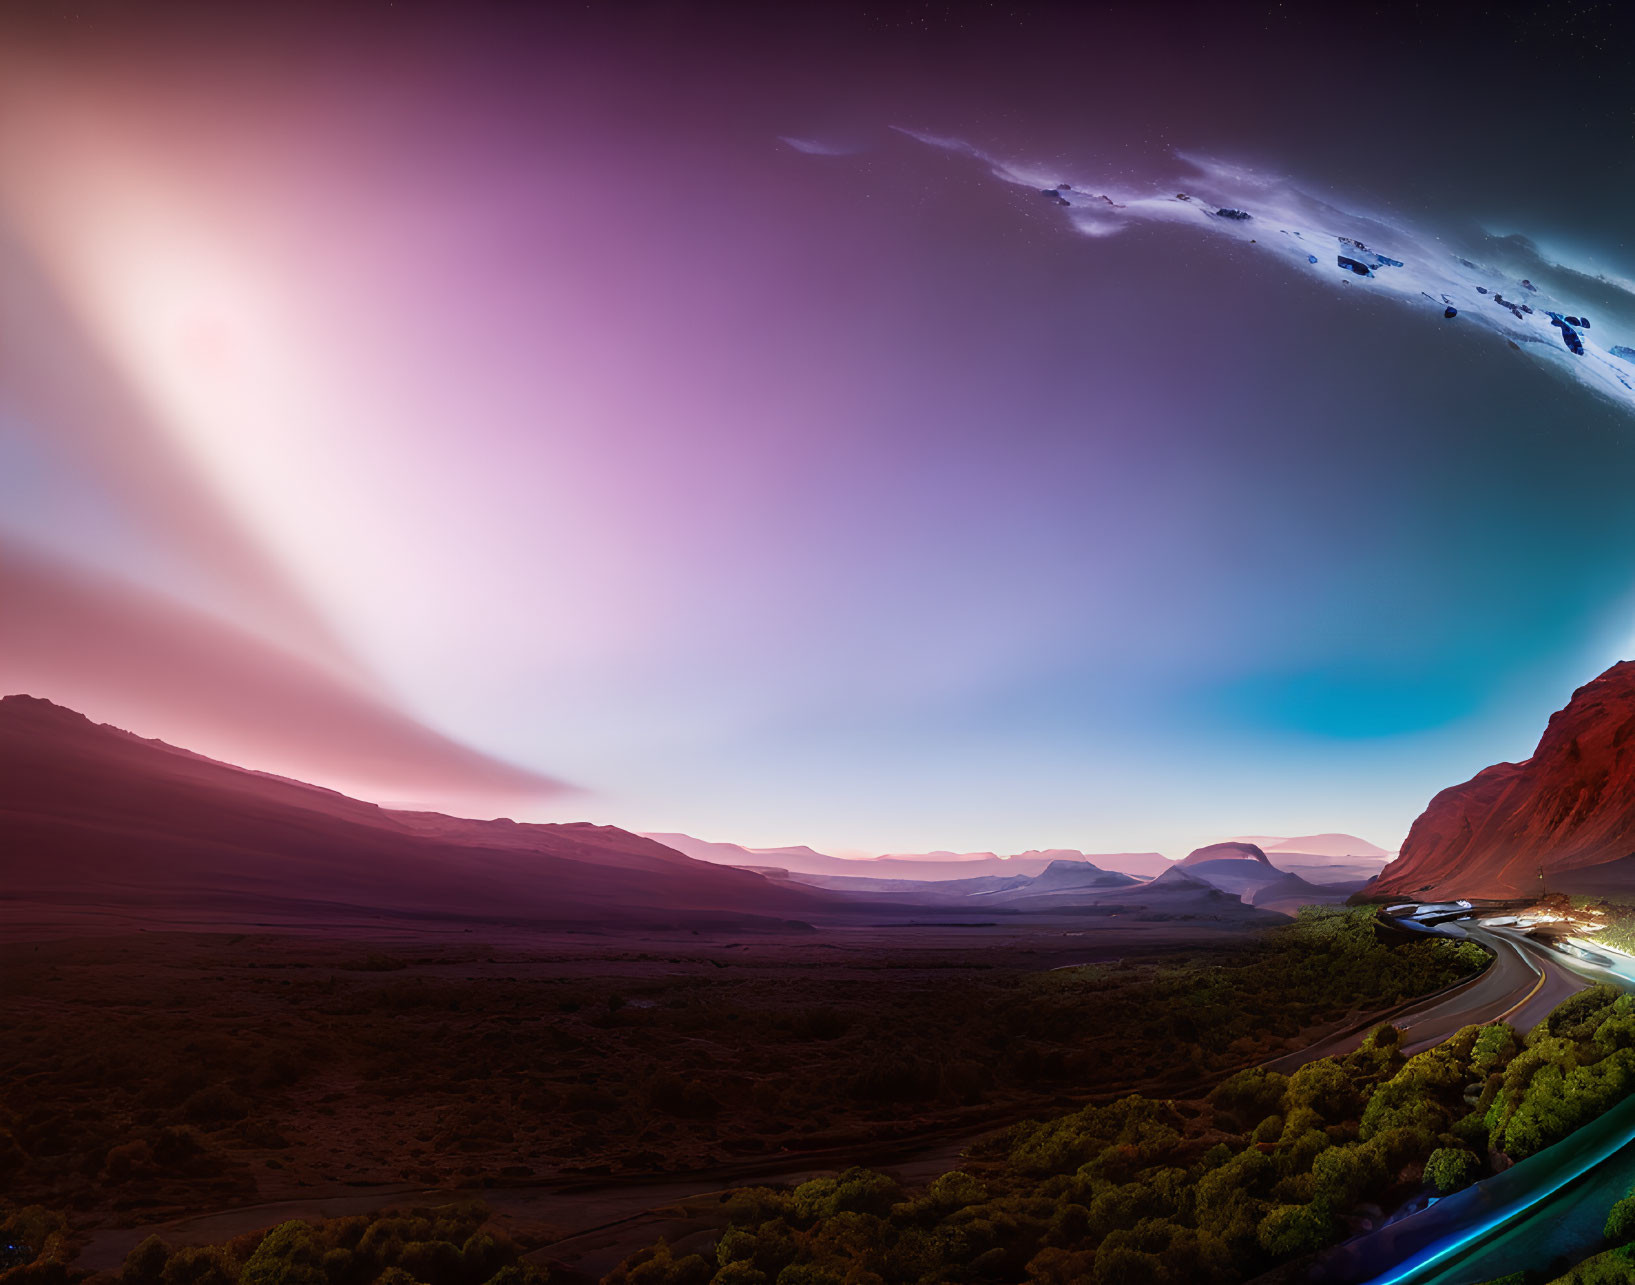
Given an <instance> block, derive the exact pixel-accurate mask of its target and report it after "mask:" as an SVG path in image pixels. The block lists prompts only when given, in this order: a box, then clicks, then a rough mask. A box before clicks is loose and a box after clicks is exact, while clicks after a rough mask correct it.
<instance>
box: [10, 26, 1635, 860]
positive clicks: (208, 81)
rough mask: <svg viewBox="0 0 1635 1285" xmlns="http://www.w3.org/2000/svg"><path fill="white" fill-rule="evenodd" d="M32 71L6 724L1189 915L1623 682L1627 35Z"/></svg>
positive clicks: (78, 41) (419, 46) (1276, 34)
mask: <svg viewBox="0 0 1635 1285" xmlns="http://www.w3.org/2000/svg"><path fill="white" fill-rule="evenodd" d="M4 21H5V24H6V31H5V33H4V34H5V37H6V38H5V39H4V40H3V41H0V685H3V686H4V687H5V689H6V690H8V691H12V690H20V691H29V692H32V693H34V694H36V695H41V696H46V697H49V698H51V699H54V700H58V701H60V702H61V703H64V704H68V705H71V706H73V707H74V708H76V709H80V710H81V711H82V712H84V713H86V714H88V715H89V716H91V717H93V718H97V719H101V720H106V721H110V722H114V723H116V724H117V725H120V726H124V727H128V728H130V729H131V730H133V731H137V732H140V733H141V734H144V735H153V736H160V737H163V738H165V739H167V740H170V741H173V742H175V743H179V744H183V745H186V746H189V747H190V748H193V749H197V750H199V751H201V752H204V753H209V754H212V755H216V756H219V757H223V758H228V759H231V760H232V761H235V762H240V763H243V764H245V765H247V766H251V767H256V768H261V769H265V770H270V771H276V772H281V773H284V774H287V775H292V776H297V777H301V778H303V779H310V780H315V781H317V782H319V783H321V784H325V785H330V786H333V787H335V788H339V789H345V790H347V791H348V792H351V793H356V794H359V795H360V796H362V797H366V798H371V799H375V800H378V801H381V802H385V803H390V804H406V805H414V806H435V807H440V808H444V809H447V810H452V811H458V812H463V813H467V814H471V815H499V814H503V815H510V816H514V817H517V818H519V819H535V820H561V819H580V818H585V819H592V820H597V821H602V822H608V823H613V824H618V825H623V826H626V827H628V828H631V829H636V830H675V831H685V832H688V833H692V834H696V835H699V836H702V837H705V838H710V839H727V840H732V841H736V842H740V843H744V844H747V845H751V846H773V845H778V844H786V843H806V844H810V845H812V846H814V847H817V848H819V849H822V850H825V851H840V852H848V853H849V852H880V851H899V852H901V851H919V850H930V849H951V850H957V851H979V850H993V851H1002V852H1009V851H1020V850H1024V849H1029V848H1044V847H1075V848H1081V849H1083V850H1086V851H1091V852H1096V851H1103V852H1112V851H1128V850H1148V849H1157V850H1161V851H1166V852H1169V853H1171V854H1172V855H1179V854H1181V853H1183V852H1185V851H1187V850H1188V849H1189V848H1191V847H1193V846H1197V845H1199V844H1202V843H1204V842H1208V841H1212V840H1215V839H1219V838H1222V837H1225V836H1228V835H1233V834H1239V833H1259V834H1302V833H1312V832H1318V831H1345V832H1350V833H1354V834H1358V835H1361V836H1363V837H1365V838H1368V839H1369V840H1371V841H1373V842H1376V843H1379V844H1381V845H1382V846H1385V847H1388V848H1393V847H1395V846H1396V845H1397V843H1399V842H1400V840H1401V838H1402V836H1403V835H1404V834H1405V832H1406V830H1407V827H1408V825H1409V824H1410V822H1411V821H1412V820H1413V818H1414V816H1416V815H1417V814H1418V812H1419V811H1420V810H1421V809H1422V808H1423V807H1424V805H1425V803H1426V802H1427V801H1428V800H1429V798H1430V796H1431V795H1432V794H1434V793H1435V792H1436V791H1437V790H1438V789H1441V788H1442V787H1443V786H1445V785H1449V784H1452V783H1454V782H1456V781H1459V780H1463V779H1464V778H1466V777H1468V776H1469V775H1470V774H1472V773H1473V772H1474V771H1476V770H1478V769H1479V768H1481V767H1483V766H1485V765H1487V764H1488V763H1491V762H1495V761H1498V760H1501V759H1507V758H1518V757H1523V756H1525V755H1526V754H1527V753H1528V752H1529V751H1530V750H1531V748H1532V745H1533V743H1534V742H1535V741H1536V739H1537V736H1538V733H1539V732H1540V731H1541V730H1542V727H1543V724H1544V721H1545V719H1546V718H1547V717H1548V715H1549V713H1550V712H1551V711H1552V710H1554V709H1556V708H1558V707H1560V706H1561V705H1562V704H1564V703H1565V701H1566V699H1567V697H1568V695H1569V694H1570V692H1571V691H1572V689H1573V688H1574V687H1575V686H1577V685H1578V684H1579V683H1581V682H1584V681H1587V680H1588V679H1589V678H1591V677H1592V676H1594V674H1596V673H1597V672H1599V671H1600V670H1601V669H1603V668H1605V667H1606V666H1607V665H1608V664H1610V663H1612V662H1613V661H1614V660H1616V659H1619V658H1621V657H1626V656H1629V655H1631V654H1632V651H1635V505H1632V504H1631V503H1630V498H1629V489H1630V488H1629V479H1630V478H1631V477H1635V392H1632V390H1631V389H1630V387H1629V385H1630V383H1632V382H1635V359H1628V358H1622V357H1619V356H1617V355H1614V349H1616V348H1618V347H1620V346H1623V347H1627V348H1630V349H1635V233H1632V232H1631V228H1632V227H1635V217H1632V215H1631V210H1632V208H1635V104H1632V102H1631V100H1630V98H1629V96H1628V94H1627V92H1626V91H1625V89H1624V77H1623V71H1624V70H1627V64H1626V63H1625V62H1624V57H1625V56H1624V55H1623V54H1622V52H1621V51H1622V50H1624V49H1627V47H1628V44H1627V41H1628V39H1629V37H1630V36H1631V34H1635V33H1632V32H1631V31H1630V30H1629V27H1630V19H1629V16H1628V14H1627V13H1620V12H1619V9H1618V6H1615V5H1603V4H1593V3H1557V4H1547V5H1537V6H1531V7H1529V6H1519V7H1513V8H1511V9H1508V10H1507V11H1506V12H1505V13H1503V14H1499V15H1495V14H1492V13H1489V12H1486V11H1485V10H1484V9H1483V7H1481V6H1478V5H1473V4H1472V5H1459V4H1454V5H1449V6H1443V7H1441V8H1440V9H1439V11H1438V13H1437V14H1435V15H1430V16H1426V15H1423V14H1416V13H1415V12H1414V10H1413V9H1412V8H1404V9H1403V10H1401V11H1400V12H1397V11H1393V10H1391V9H1389V8H1383V7H1382V8H1372V9H1370V8H1356V7H1350V8H1348V9H1346V10H1345V11H1344V13H1343V15H1342V14H1340V13H1339V12H1338V11H1335V10H1333V9H1331V8H1322V7H1316V6H1313V7H1312V8H1310V9H1308V10H1304V11H1302V10H1301V9H1299V8H1298V7H1294V6H1265V7H1260V6H1252V5H1251V6H1245V7H1244V9H1243V11H1242V13H1241V14H1239V15H1237V16H1236V18H1235V20H1232V21H1228V19H1227V15H1226V14H1225V13H1224V12H1223V11H1222V10H1221V8H1220V6H1203V5H1198V6H1193V5H1190V4H1177V5H1171V6H1164V7H1160V8H1159V9H1156V10H1154V11H1153V12H1151V13H1148V14H1143V15H1134V16H1132V15H1130V14H1128V13H1126V12H1124V11H1123V10H1122V9H1121V8H1097V7H1095V6H1089V7H1085V6H1072V7H1067V6H1063V7H1052V6H1040V7H1037V8H1009V7H1005V6H997V5H980V6H977V5H973V6H956V5H933V4H926V5H916V6H905V7H901V8H891V7H860V8H856V9H844V8H841V7H837V6H812V7H802V6H798V5H797V6H788V7H780V8H778V9H777V10H776V11H775V12H762V11H758V10H756V9H751V8H745V9H734V8H728V7H722V6H704V5H686V4H665V5H659V4H652V5H639V4H638V5H630V6H617V7H599V6H590V7H587V8H585V9H583V10H571V11H570V10H569V9H568V7H566V6H562V7H550V8H547V9H545V11H544V12H522V11H520V8H519V7H513V6H498V5H496V6H492V7H490V6H485V5H480V4H474V5H463V6H458V7H455V6H448V7H438V6H413V5H406V6H386V5H382V6H379V7H355V8H345V9H342V8H340V7H336V6H325V7H317V6H314V7H311V8H306V7H303V6H299V5H295V6H279V7H277V9H276V11H274V10H273V9H272V8H268V9H266V10H257V11H255V12H252V11H251V7H248V6H246V7H233V9H232V11H231V12H223V11H222V10H221V9H220V8H219V7H218V8H207V7H202V6H201V7H196V8H174V9H162V8H145V9H144V10H143V11H142V12H141V13H140V14H136V13H134V12H131V11H128V10H126V9H124V7H122V6H118V5H113V4H106V5H99V4H94V3H93V4H89V5H81V6H78V7H77V8H76V9H75V10H74V11H73V12H72V13H71V14H70V13H68V12H67V11H62V12H58V11H56V10H54V9H52V8H51V7H49V6H41V7H37V8H31V7H27V6H23V7H19V8H18V9H16V10H15V11H12V12H11V13H10V14H9V15H8V17H7V18H6V19H5V20H4ZM1061 183H1068V184H1071V188H1070V189H1068V190H1066V191H1064V192H1063V193H1062V194H1061V195H1060V196H1059V197H1048V196H1045V195H1043V194H1042V192H1041V190H1040V189H1041V188H1055V187H1056V186H1057V185H1058V184H1061ZM1182 193H1185V194H1186V196H1187V200H1186V201H1184V202H1183V201H1182V200H1180V199H1179V194H1182ZM1063 202H1066V204H1064V203H1063ZM1221 210H1242V211H1244V212H1246V213H1248V214H1249V215H1250V218H1249V219H1246V220H1245V219H1236V218H1233V217H1230V216H1229V215H1223V214H1221V213H1219V211H1221ZM1342 236H1346V237H1350V238H1351V239H1352V240H1353V241H1355V242H1360V243H1361V244H1362V247H1363V248H1361V249H1357V248H1355V247H1349V246H1348V245H1347V244H1346V243H1345V242H1342V241H1340V240H1339V238H1340V237H1342ZM1342 255H1344V256H1345V257H1346V258H1348V259H1351V260H1352V261H1353V262H1354V263H1356V264H1358V265H1359V266H1361V267H1362V268H1363V269H1364V270H1365V272H1366V275H1362V274H1359V273H1358V272H1357V271H1355V270H1354V269H1353V268H1351V267H1348V266H1346V265H1345V264H1342V263H1341V262H1340V261H1339V259H1340V256H1342ZM1313 260H1315V262H1313ZM1387 260H1394V261H1400V266H1398V264H1397V263H1396V262H1387ZM1523 278H1525V279H1526V280H1527V281H1528V282H1529V283H1530V285H1531V287H1533V288H1532V289H1531V290H1525V289H1524V288H1523V287H1521V286H1520V284H1519V282H1520V281H1521V280H1522V279H1523ZM1483 291H1485V292H1486V293H1485V294H1484V293H1483ZM1498 294H1502V295H1503V297H1504V298H1505V299H1507V300H1510V301H1512V302H1513V303H1515V302H1518V301H1519V302H1522V303H1526V304H1527V306H1528V307H1529V308H1530V309H1531V311H1530V312H1528V313H1526V314H1525V315H1523V314H1521V313H1519V312H1517V311H1515V310H1514V309H1511V308H1507V307H1503V306H1500V305H1498V304H1496V303H1495V302H1494V296H1495V295H1498ZM1450 307H1451V308H1453V309H1454V311H1455V312H1456V314H1457V315H1456V316H1453V317H1448V316H1446V315H1445V311H1446V309H1447V308H1450ZM1552 311H1553V312H1556V313H1557V314H1558V316H1559V317H1561V318H1567V317H1570V318H1573V319H1575V320H1576V321H1579V322H1582V320H1583V319H1585V318H1587V319H1589V322H1590V324H1589V325H1588V326H1585V325H1582V324H1577V325H1573V326H1572V334H1573V335H1574V337H1575V339H1576V340H1577V342H1579V343H1580V344H1582V345H1583V346H1584V348H1585V351H1584V352H1583V353H1582V354H1575V353H1573V352H1571V351H1569V346H1568V343H1567V341H1566V339H1565V333H1566V332H1565V331H1564V330H1563V328H1562V324H1556V323H1554V322H1552V320H1551V318H1550V316H1549V313H1551V312H1552ZM1563 324H1565V323H1563Z"/></svg>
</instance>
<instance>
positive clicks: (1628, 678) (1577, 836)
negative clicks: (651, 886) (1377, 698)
mask: <svg viewBox="0 0 1635 1285" xmlns="http://www.w3.org/2000/svg"><path fill="white" fill-rule="evenodd" d="M1632 863H1635V662H1631V661H1620V662H1619V663H1618V664H1616V665H1614V666H1612V668H1611V669H1609V670H1607V671H1606V672H1605V673H1604V674H1602V675H1600V677H1598V678H1596V679H1594V680H1593V681H1591V682H1589V683H1586V684H1585V685H1584V686H1582V687H1580V688H1579V689H1578V690H1577V691H1576V692H1574V693H1573V695H1572V699H1571V700H1570V701H1568V703H1567V705H1566V707H1565V708H1564V709H1562V710H1559V711H1558V712H1557V713H1555V714H1554V715H1552V716H1551V718H1550V721H1549V725H1548V726H1547V727H1546V728H1545V729H1544V735H1543V736H1542V737H1541V738H1540V740H1539V743H1538V748H1537V749H1535V750H1534V751H1533V755H1532V757H1531V758H1529V759H1526V760H1525V761H1523V762H1521V763H1498V764H1495V765H1494V766H1492V767H1489V768H1484V769H1483V770H1482V771H1480V772H1478V773H1477V774H1476V775H1475V776H1474V777H1472V778H1471V779H1470V780H1468V781H1466V782H1464V783H1463V784H1462V785H1454V786H1450V787H1449V788H1448V789H1445V790H1443V791H1442V792H1441V793H1440V794H1438V795H1437V796H1436V797H1435V798H1434V799H1432V800H1431V802H1430V806H1429V807H1427V808H1426V809H1425V811H1424V812H1423V813H1421V814H1420V816H1419V819H1418V820H1417V821H1415V822H1414V824H1413V828H1412V829H1410V830H1409V831H1408V838H1407V840H1406V842H1404V843H1403V845H1402V852H1401V855H1399V856H1398V857H1397V859H1396V860H1395V861H1393V862H1392V863H1391V864H1390V865H1388V866H1387V867H1386V868H1385V870H1384V871H1383V873H1382V874H1381V875H1380V877H1379V882H1378V883H1377V884H1376V885H1375V886H1374V888H1373V889H1372V890H1371V891H1373V892H1377V893H1379V894H1382V895H1388V896H1400V897H1410V896H1411V897H1414V898H1415V899H1418V900H1437V899H1442V898H1445V897H1452V896H1483V897H1504V896H1512V895H1516V894H1527V893H1532V892H1537V891H1538V890H1539V889H1540V887H1541V886H1546V887H1550V888H1560V889H1561V890H1568V885H1570V886H1571V890H1575V891H1586V892H1588V891H1594V890H1596V889H1597V888H1598V887H1599V886H1601V885H1605V886H1606V887H1607V889H1608V890H1609V891H1610V890H1613V889H1616V890H1619V891H1629V890H1631V889H1635V873H1632V872H1631V871H1630V870H1629V867H1630V865H1631V864H1632ZM1541 871H1542V872H1543V878H1542V879H1541V877H1540V872H1541Z"/></svg>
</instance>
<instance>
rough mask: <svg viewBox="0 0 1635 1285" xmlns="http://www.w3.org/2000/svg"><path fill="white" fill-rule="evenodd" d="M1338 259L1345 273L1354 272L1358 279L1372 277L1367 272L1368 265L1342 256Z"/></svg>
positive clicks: (1371, 274)
mask: <svg viewBox="0 0 1635 1285" xmlns="http://www.w3.org/2000/svg"><path fill="white" fill-rule="evenodd" d="M1339 259H1340V266H1341V267H1342V268H1344V269H1345V270H1346V271H1347V272H1355V273H1356V274H1357V275H1358V276H1359V277H1371V276H1373V275H1374V274H1373V273H1372V272H1370V271H1369V270H1368V265H1367V264H1366V263H1363V262H1361V261H1360V260H1358V259H1352V258H1348V257H1347V256H1346V255H1343V254H1342V255H1340V256H1339Z"/></svg>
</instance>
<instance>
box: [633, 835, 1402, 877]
mask: <svg viewBox="0 0 1635 1285" xmlns="http://www.w3.org/2000/svg"><path fill="white" fill-rule="evenodd" d="M644 837H646V838H649V839H653V840H655V841H657V842H659V843H662V844H664V845H665V846H667V847H671V848H674V849H675V850H676V851H677V852H684V853H686V854H687V855H688V856H689V857H696V858H698V859H699V860H700V861H714V862H719V863H720V864H722V865H730V866H740V867H743V868H745V869H750V870H782V871H786V872H788V873H789V874H792V875H824V876H831V877H834V878H840V879H860V878H861V879H870V880H876V881H878V880H907V881H913V882H920V881H925V880H937V881H942V880H965V879H975V878H1011V877H1015V876H1018V875H1025V876H1033V875H1037V874H1040V873H1042V872H1043V871H1044V870H1046V869H1048V868H1049V867H1050V866H1052V865H1054V864H1056V863H1057V862H1088V863H1089V864H1091V865H1093V866H1096V867H1098V868H1100V869H1102V870H1108V871H1117V872H1118V873H1120V874H1126V875H1134V876H1135V877H1137V878H1141V879H1150V878H1153V877H1155V876H1158V875H1161V874H1163V873H1164V872H1165V871H1166V870H1169V869H1170V868H1171V867H1173V866H1175V865H1176V864H1177V863H1176V862H1174V861H1172V860H1170V859H1169V858H1168V857H1166V856H1164V854H1163V853H1161V852H1081V851H1079V850H1078V849H1077V848H1047V849H1043V850H1039V849H1033V850H1030V851H1027V852H1018V853H1016V854H1014V855H1011V856H1000V855H999V854H997V853H993V852H893V853H887V854H885V855H883V856H879V857H835V856H830V855H829V854H828V853H824V852H818V851H816V850H815V849H813V848H809V847H805V846H796V847H784V848H747V847H744V846H742V845H741V844H737V843H720V842H711V841H710V840H707V839H695V838H694V837H693V836H692V835H690V834H679V833H676V832H673V831H648V832H647V833H646V834H645V836H644ZM1262 837H1263V838H1265V840H1266V843H1269V844H1271V845H1272V846H1271V847H1265V846H1264V845H1263V844H1255V843H1252V842H1250V841H1249V840H1247V839H1229V840H1226V841H1224V842H1223V843H1220V844H1212V845H1210V847H1209V848H1200V849H1197V850H1196V851H1194V852H1192V853H1191V854H1189V855H1188V856H1186V857H1184V858H1182V861H1183V862H1193V861H1194V859H1195V858H1197V859H1198V860H1210V859H1216V858H1219V857H1221V856H1225V855H1235V856H1248V855H1252V854H1255V853H1258V854H1259V855H1258V858H1257V859H1258V860H1260V861H1263V862H1264V861H1267V860H1268V859H1269V856H1270V854H1272V853H1276V854H1277V861H1276V865H1277V866H1278V868H1279V870H1280V871H1282V872H1292V873H1300V874H1320V875H1322V876H1323V877H1322V878H1320V879H1319V882H1336V881H1343V880H1355V881H1357V882H1359V883H1360V882H1361V881H1362V880H1365V879H1369V878H1372V877H1373V876H1374V875H1377V874H1378V873H1379V872H1380V869H1381V867H1382V866H1383V864H1384V862H1385V860H1386V859H1387V858H1388V856H1389V855H1390V854H1389V853H1387V852H1386V851H1385V850H1384V849H1383V848H1377V847H1375V846H1374V845H1373V844H1371V843H1369V842H1368V841H1367V840H1366V839H1359V838H1357V837H1356V836H1355V835H1350V834H1316V835H1305V836H1302V837H1300V838H1295V839H1278V838H1272V837H1270V836H1262ZM1217 848H1218V849H1220V850H1221V851H1219V852H1215V853H1214V857H1213V858H1210V857H1203V858H1200V857H1199V853H1200V852H1206V851H1209V852H1213V850H1214V849H1217ZM1229 850H1233V851H1229ZM1194 864H1196V862H1194Z"/></svg>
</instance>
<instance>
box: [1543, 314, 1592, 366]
mask: <svg viewBox="0 0 1635 1285" xmlns="http://www.w3.org/2000/svg"><path fill="white" fill-rule="evenodd" d="M1577 321H1578V318H1577V317H1563V316H1562V315H1561V314H1560V313H1559V312H1552V313H1551V314H1550V324H1551V325H1552V326H1554V327H1555V328H1556V329H1557V330H1559V331H1560V332H1561V342H1562V343H1564V344H1566V345H1567V348H1568V351H1570V352H1571V353H1573V355H1574V356H1578V357H1582V356H1583V355H1584V341H1583V340H1582V339H1580V338H1579V337H1578V331H1576V330H1574V329H1573V327H1572V325H1571V324H1569V323H1576V322H1577Z"/></svg>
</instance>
